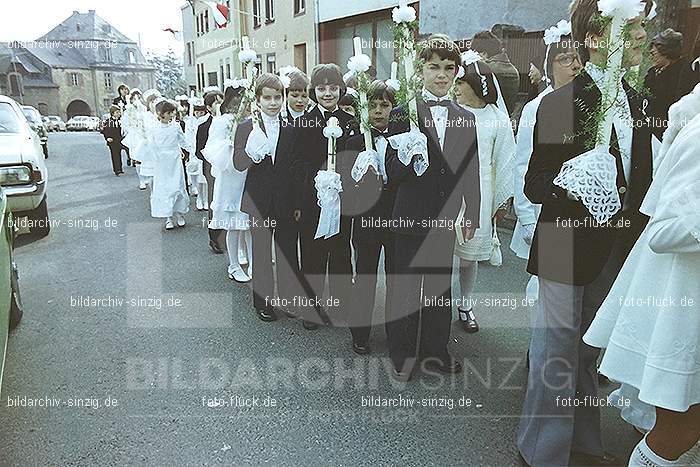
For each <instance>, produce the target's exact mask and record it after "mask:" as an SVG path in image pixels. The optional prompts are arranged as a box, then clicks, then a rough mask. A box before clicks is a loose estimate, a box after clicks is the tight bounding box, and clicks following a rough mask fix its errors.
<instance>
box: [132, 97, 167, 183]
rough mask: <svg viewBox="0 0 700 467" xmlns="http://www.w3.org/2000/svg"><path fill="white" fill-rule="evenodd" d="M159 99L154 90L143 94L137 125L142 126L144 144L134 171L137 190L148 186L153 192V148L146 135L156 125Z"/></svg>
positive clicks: (140, 148)
mask: <svg viewBox="0 0 700 467" xmlns="http://www.w3.org/2000/svg"><path fill="white" fill-rule="evenodd" d="M160 98H161V95H160V92H158V91H157V90H155V89H149V90H148V91H146V92H144V93H143V99H144V103H145V108H144V109H143V111H142V112H141V122H139V123H140V124H141V125H142V128H143V132H144V133H143V134H144V139H143V143H144V144H142V145H141V146H140V147H139V150H138V157H139V159H137V160H138V161H139V162H140V164H139V165H138V166H137V167H136V171H137V173H138V175H139V190H145V189H146V188H147V187H149V186H150V187H151V190H153V174H154V170H155V161H154V159H153V157H154V156H153V147H152V146H151V145H150V144H148V135H149V134H150V132H151V129H153V128H155V127H156V126H157V125H158V117H156V109H155V102H156V100H158V99H160Z"/></svg>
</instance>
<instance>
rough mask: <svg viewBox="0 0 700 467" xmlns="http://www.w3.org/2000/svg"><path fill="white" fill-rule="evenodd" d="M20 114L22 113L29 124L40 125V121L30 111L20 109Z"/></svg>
mask: <svg viewBox="0 0 700 467" xmlns="http://www.w3.org/2000/svg"><path fill="white" fill-rule="evenodd" d="M22 112H23V113H24V116H25V117H27V120H29V121H30V122H32V123H41V119H40V118H39V117H37V115H36V114H35V113H34V111H33V110H32V109H22Z"/></svg>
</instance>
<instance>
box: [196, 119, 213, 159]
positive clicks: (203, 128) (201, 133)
mask: <svg viewBox="0 0 700 467" xmlns="http://www.w3.org/2000/svg"><path fill="white" fill-rule="evenodd" d="M213 120H214V117H212V116H211V115H209V118H207V120H206V121H205V122H204V123H202V124H201V125H199V127H198V128H197V146H196V151H195V153H194V155H195V156H196V157H197V159H200V160H202V161H204V163H205V164H207V165H208V164H209V162H207V160H206V159H205V158H204V156H203V155H202V149H204V147H205V146H206V145H207V140H208V139H209V128H211V122H212V121H213Z"/></svg>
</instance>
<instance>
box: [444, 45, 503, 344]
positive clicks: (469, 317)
mask: <svg viewBox="0 0 700 467" xmlns="http://www.w3.org/2000/svg"><path fill="white" fill-rule="evenodd" d="M465 58H467V60H469V58H468V55H465ZM463 68H464V76H462V77H461V78H458V80H457V84H456V86H455V96H456V97H457V101H458V102H459V104H460V105H462V107H464V108H465V109H467V110H469V111H470V112H472V113H473V114H474V115H475V117H476V125H477V138H478V142H479V170H480V178H481V182H480V183H481V219H485V220H486V221H485V222H482V223H481V227H480V228H478V229H477V230H476V232H475V234H474V238H472V239H471V240H468V241H466V243H464V244H460V243H459V242H457V243H456V246H455V255H457V256H458V257H459V258H460V266H459V283H460V289H461V301H460V304H459V307H458V311H459V320H460V323H461V324H462V326H463V328H464V330H465V331H466V332H469V333H472V332H477V331H478V330H479V325H478V324H477V322H476V318H475V316H474V312H473V310H472V309H471V306H470V304H471V303H472V302H471V294H472V291H473V290H474V284H475V282H476V276H477V270H478V266H479V261H486V260H489V259H491V258H492V255H493V254H497V252H496V251H494V250H495V249H497V248H499V245H497V244H496V243H495V242H494V229H495V228H496V223H497V222H498V220H500V219H502V218H503V216H504V215H505V214H506V212H507V209H508V201H509V200H510V198H511V197H512V196H513V166H514V161H515V137H514V136H513V128H512V127H511V122H510V119H509V118H508V115H507V114H505V113H504V112H503V111H501V110H499V109H498V107H497V106H496V102H497V101H498V91H497V90H496V86H495V84H494V81H493V74H492V73H491V70H490V69H489V67H488V65H486V64H485V63H484V62H481V61H475V62H472V63H465V65H464V66H463Z"/></svg>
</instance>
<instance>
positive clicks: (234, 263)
mask: <svg viewBox="0 0 700 467" xmlns="http://www.w3.org/2000/svg"><path fill="white" fill-rule="evenodd" d="M243 243H245V248H246V255H247V258H248V275H249V276H251V277H252V275H253V241H252V237H251V235H250V230H245V231H242V230H229V231H228V232H226V250H228V272H229V274H233V273H234V271H237V270H239V269H242V268H241V265H240V263H239V262H238V250H239V248H243V245H242V244H243Z"/></svg>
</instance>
